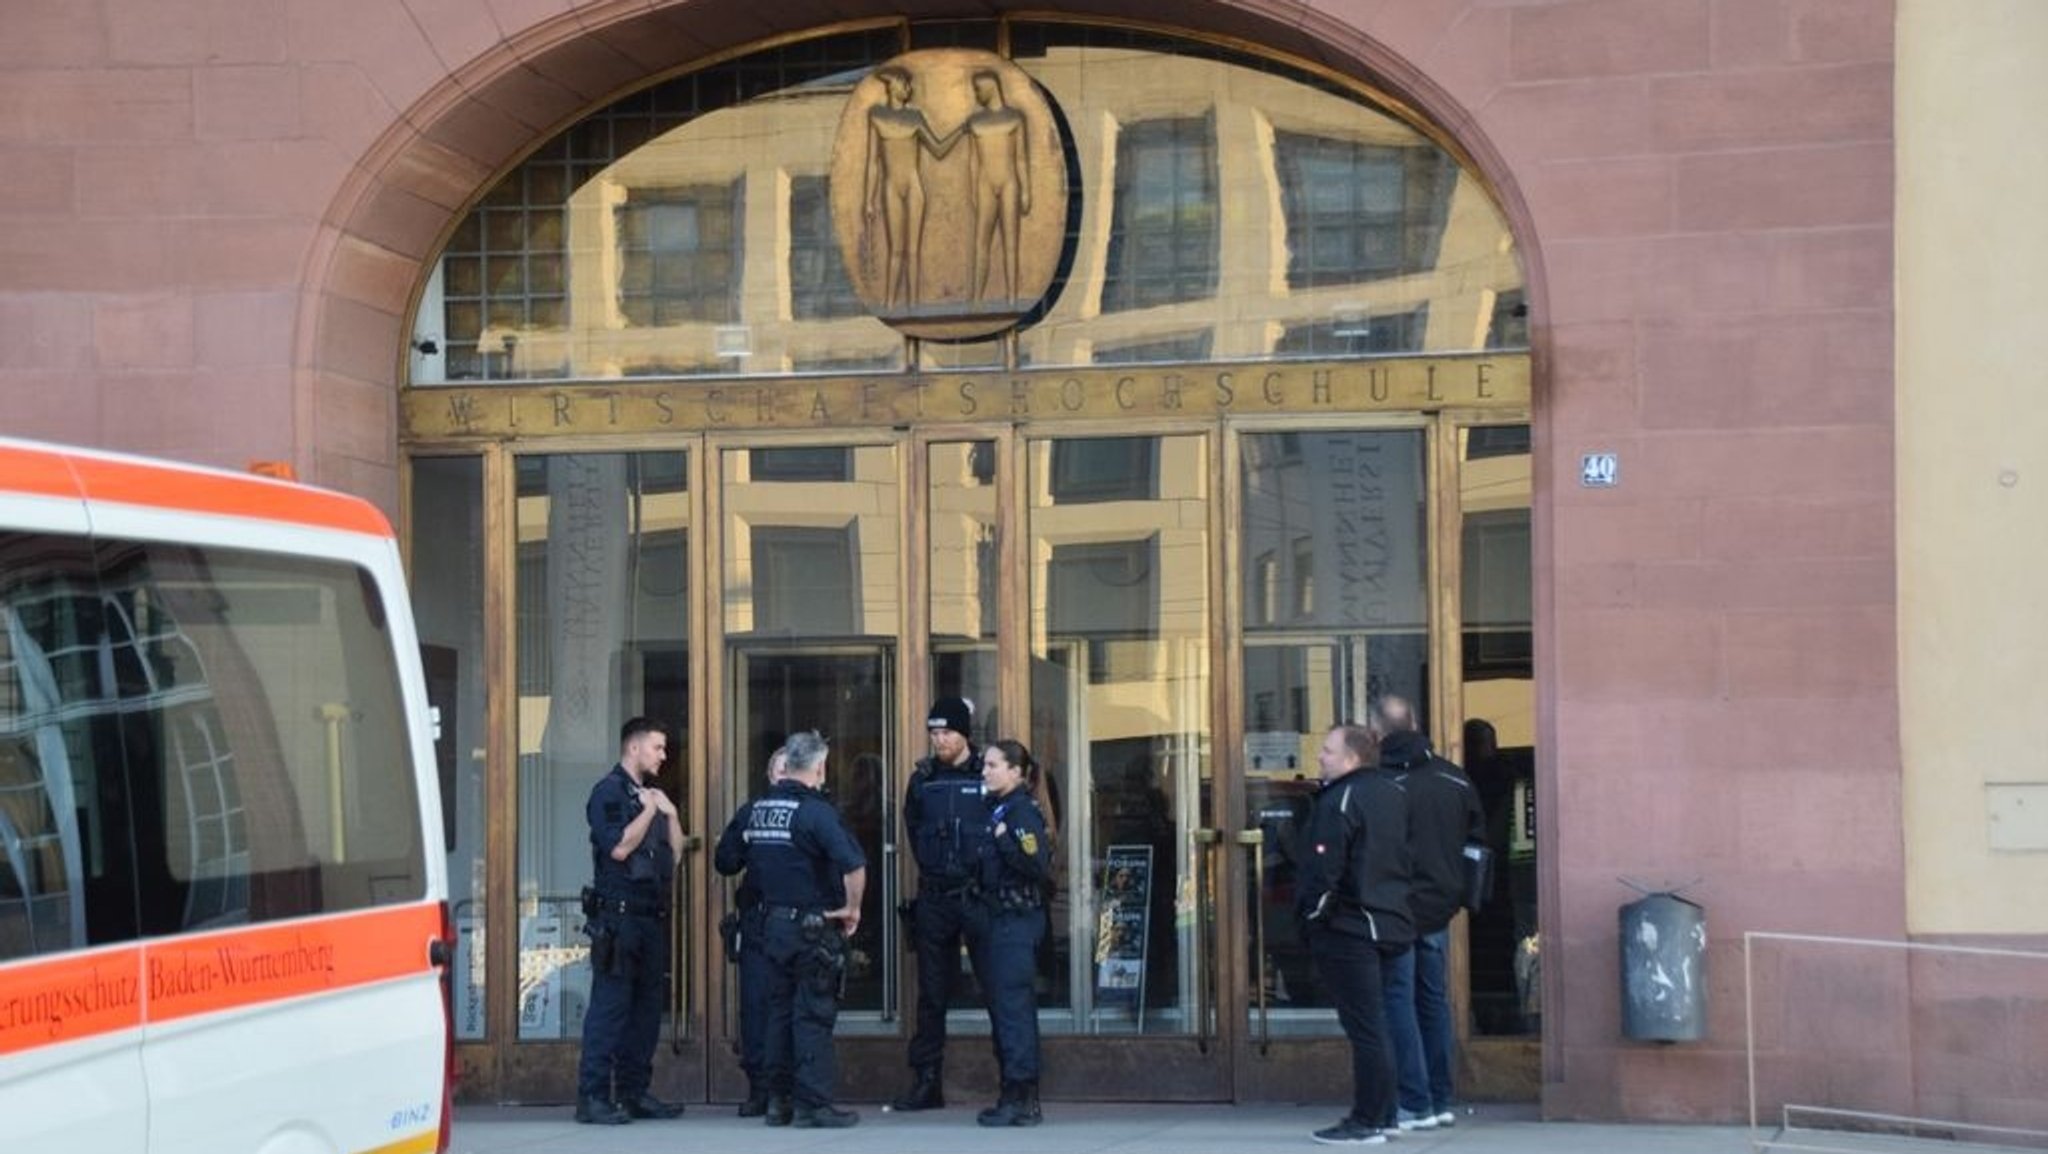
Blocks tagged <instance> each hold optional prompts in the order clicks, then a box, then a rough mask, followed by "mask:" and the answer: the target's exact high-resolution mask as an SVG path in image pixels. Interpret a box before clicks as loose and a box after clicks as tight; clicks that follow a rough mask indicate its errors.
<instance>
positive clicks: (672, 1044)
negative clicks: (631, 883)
mask: <svg viewBox="0 0 2048 1154" xmlns="http://www.w3.org/2000/svg"><path fill="white" fill-rule="evenodd" d="M703 848H704V838H703V837H702V836H701V835H699V834H694V833H686V834H684V835H683V844H682V845H681V846H678V847H677V849H676V872H677V874H678V875H679V876H677V878H676V879H675V886H674V887H673V889H671V890H670V892H669V902H668V916H669V924H670V925H672V926H674V927H675V936H674V947H675V954H674V956H673V957H671V958H670V959H669V964H668V1000H669V1022H668V1049H669V1053H671V1054H676V1055H681V1054H682V1052H683V1023H684V1022H686V1021H688V1020H689V1018H690V960H691V959H690V918H689V917H688V916H687V915H688V910H687V909H686V908H685V907H686V903H687V902H688V901H689V893H690V859H689V857H688V855H689V854H693V853H696V852H697V851H698V850H700V849H703Z"/></svg>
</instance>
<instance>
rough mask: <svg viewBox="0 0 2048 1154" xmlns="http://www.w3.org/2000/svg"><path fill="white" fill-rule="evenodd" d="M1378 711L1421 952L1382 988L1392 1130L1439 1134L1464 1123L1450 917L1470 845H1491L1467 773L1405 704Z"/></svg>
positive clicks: (1396, 700)
mask: <svg viewBox="0 0 2048 1154" xmlns="http://www.w3.org/2000/svg"><path fill="white" fill-rule="evenodd" d="M1378 714H1379V719H1378V720H1379V725H1380V727H1381V737H1380V772H1381V773H1383V774H1386V775H1389V776H1391V777H1392V778H1393V780H1394V782H1395V784H1397V785H1399V786H1400V787H1401V789H1402V791H1403V793H1404V794H1405V796H1406V799H1407V803H1408V855H1409V861H1410V864H1411V866H1412V867H1413V870H1414V875H1413V885H1412V886H1411V888H1410V889H1409V891H1408V908H1409V911H1410V912H1411V913H1412V914H1413V915H1414V917H1415V947H1414V949H1412V950H1410V951H1408V952H1407V953H1405V954H1403V955H1401V956H1399V957H1396V958H1393V959H1390V960H1389V963H1388V966H1387V971H1386V974H1385V977H1386V982H1385V983H1384V985H1383V987H1382V990H1381V993H1382V996H1383V998H1384V999H1385V1002H1386V1008H1387V1029H1388V1031H1389V1033H1390V1034H1391V1036H1392V1039H1393V1043H1394V1062H1395V1067H1396V1069H1397V1071H1398V1084H1399V1088H1400V1092H1399V1110H1398V1112H1397V1113H1396V1115H1395V1117H1396V1119H1397V1122H1396V1125H1398V1126H1399V1128H1400V1129H1402V1130H1433V1129H1435V1128H1436V1127H1438V1126H1451V1125H1455V1124H1456V1123H1457V1120H1458V1115H1457V1113H1456V1111H1455V1110H1454V1109H1453V1103H1452V1097H1453V1092H1454V1087H1453V1085H1452V1081H1451V1071H1452V1061H1453V1056H1454V1047H1455V1046H1456V1045H1457V1042H1456V1035H1455V1033H1454V1032H1453V1030H1452V1026H1451V1006H1450V997H1449V991H1448V990H1447V989H1446V988H1445V981H1446V975H1447V973H1448V971H1449V965H1448V951H1449V949H1450V940H1451V929H1450V927H1451V919H1452V918H1454V917H1456V916H1457V913H1458V909H1459V907H1460V906H1461V905H1462V904H1463V899H1464V894H1465V860H1464V855H1465V847H1466V846H1467V845H1484V844H1486V814H1485V811H1484V810H1483V809H1482V808H1481V807H1480V804H1479V793H1478V791H1477V790H1475V789H1473V788H1472V783H1471V782H1470V781H1468V780H1466V777H1465V773H1464V771H1463V770H1461V769H1459V768H1458V767H1457V766H1456V765H1454V764H1452V763H1451V762H1449V761H1447V760H1445V759H1444V758H1441V757H1438V756H1437V755H1436V754H1435V753H1433V752H1431V751H1430V748H1429V739H1428V738H1427V737H1426V736H1424V735H1423V733H1422V732H1421V730H1420V729H1419V728H1418V727H1417V725H1416V720H1415V710H1414V708H1413V707H1412V706H1410V705H1409V703H1408V702H1407V700H1406V699H1404V698H1400V697H1387V698H1383V699H1382V700H1381V701H1380V704H1379V709H1378Z"/></svg>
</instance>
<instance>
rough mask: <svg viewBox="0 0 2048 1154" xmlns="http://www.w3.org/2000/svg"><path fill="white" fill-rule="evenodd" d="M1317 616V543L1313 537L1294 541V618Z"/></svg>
mask: <svg viewBox="0 0 2048 1154" xmlns="http://www.w3.org/2000/svg"><path fill="white" fill-rule="evenodd" d="M1315 615H1316V542H1315V538H1313V537H1296V538H1295V539H1294V616H1295V617H1296V618H1297V619H1305V618H1309V617H1314V616H1315Z"/></svg>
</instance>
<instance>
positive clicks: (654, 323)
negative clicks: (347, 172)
mask: <svg viewBox="0 0 2048 1154" xmlns="http://www.w3.org/2000/svg"><path fill="white" fill-rule="evenodd" d="M1011 42H1012V46H1013V51H1014V53H1015V59H1016V61H1017V63H1018V64H1019V65H1020V66H1021V67H1023V68H1024V69H1025V70H1026V71H1027V72H1028V73H1029V74H1030V75H1031V76H1032V77H1033V78H1034V79H1035V80H1036V81H1037V82H1038V83H1039V84H1040V85H1042V86H1043V88H1044V90H1045V91H1046V92H1047V94H1048V95H1049V96H1050V97H1051V98H1052V99H1053V100H1054V101H1055V102H1056V103H1057V105H1058V107H1059V108H1060V109H1061V111H1062V113H1063V123H1064V125H1065V127H1066V129H1067V131H1068V132H1069V134H1070V137H1071V139H1070V152H1069V156H1068V158H1067V159H1068V166H1069V171H1070V179H1071V180H1073V181H1074V182H1076V184H1077V185H1078V187H1080V188H1082V189H1087V190H1098V191H1097V194H1096V195H1085V196H1081V197H1078V198H1076V200H1077V204H1076V205H1075V206H1074V207H1073V208H1072V209H1071V210H1070V221H1069V226H1070V227H1069V230H1068V231H1069V253H1068V256H1067V271H1066V274H1065V276H1064V277H1063V278H1062V280H1061V283H1060V284H1058V285H1057V286H1056V287H1055V290H1054V292H1053V293H1052V294H1051V296H1050V299H1049V300H1048V301H1047V302H1046V303H1045V306H1044V311H1043V314H1042V315H1039V316H1036V317H1035V318H1034V319H1033V320H1032V322H1031V323H1029V324H1028V325H1027V326H1026V327H1025V328H1024V329H1023V330H1022V332H1021V333H1020V334H1019V338H1018V349H1017V362H1018V363H1019V364H1020V365H1028V366H1037V367H1063V366H1076V365H1087V364H1094V363H1103V364H1109V363H1134V362H1147V361H1151V362H1159V361H1199V360H1218V361H1245V360H1264V359H1270V358H1274V357H1308V358H1341V357H1352V356H1368V355H1375V354H1390V353H1415V352H1462V351H1469V350H1474V349H1483V348H1489V347H1502V346H1511V345H1512V344H1513V343H1514V342H1515V341H1516V340H1517V338H1518V337H1519V336H1520V334H1519V333H1518V332H1516V331H1514V330H1515V325H1514V321H1515V320H1516V316H1515V314H1516V313H1517V312H1518V311H1519V307H1520V286H1521V271H1520V267H1519V264H1518V262H1517V259H1516V256H1515V253H1514V251H1513V244H1512V240H1511V237H1510V235H1509V232H1508V229H1507V226H1506V224H1505V222H1504V221H1503V219H1502V217H1501V216H1500V213H1499V211H1498V210H1497V209H1496V208H1495V206H1494V205H1493V202H1492V200H1491V198H1490V196H1489V194H1488V192H1487V191H1486V189H1485V187H1484V185H1483V184H1482V183H1481V182H1480V181H1479V180H1478V179H1477V177H1476V176H1475V175H1473V174H1472V173H1471V172H1470V171H1469V170H1468V169H1465V168H1463V167H1461V166H1460V164H1459V163H1458V161H1457V159H1456V158H1455V157H1454V156H1453V155H1452V154H1450V153H1449V152H1447V151H1445V150H1444V149H1443V148H1442V147H1441V146H1440V145H1439V144H1438V143H1437V142H1435V141H1434V140H1432V139H1431V138H1430V137H1428V136H1426V135H1424V134H1423V133H1422V132H1421V131H1419V130H1418V129H1417V128H1415V127H1413V126H1411V125H1409V124H1408V123H1406V122H1404V121H1402V120H1400V119H1398V118H1396V117H1394V116H1393V115H1391V114H1389V113H1387V112H1385V111H1382V110H1380V109H1379V108H1376V107H1374V106H1373V105H1371V104H1370V103H1368V102H1366V101H1365V100H1364V99H1362V98H1361V97H1360V96H1359V95H1358V94H1356V93H1354V92H1351V91H1348V90H1345V89H1341V88H1338V87H1335V86H1333V85H1331V84H1329V83H1326V82H1322V81H1320V80H1317V79H1315V78H1313V77H1310V76H1307V75H1305V74H1302V73H1299V72H1295V71H1292V70H1289V69H1287V68H1284V67H1282V66H1279V65H1276V64H1273V63H1271V62H1268V61H1263V60H1259V59H1257V58H1253V57H1249V56H1239V55H1235V54H1232V53H1227V52H1222V51H1219V50H1215V49H1208V48H1202V47H1200V46H1196V45H1191V44H1187V43H1184V42H1178V41H1174V40H1171V39H1170V38H1166V37H1160V36H1149V35H1140V34H1135V33H1112V32H1105V31H1101V30H1091V29H1087V28H1082V27H1069V26H1060V25H1030V24H1021V23H1020V24H1017V25H1014V26H1013V29H1012V33H1011ZM899 48H900V41H899V39H898V37H897V35H896V33H895V32H894V31H893V30H888V31H873V32H864V33H856V34H849V35H838V36H828V37H824V38H821V39H819V40H815V41H805V42H802V43H800V44H796V45H791V46H788V47H785V48H782V49H775V50H770V51H767V52H763V53H759V54H756V55H753V56H748V57H744V58H742V59H741V60H739V61H735V62H733V63H731V64H728V65H724V66H720V67H715V68H712V69H708V70H705V71H703V72H697V73H689V74H685V75H683V76H680V77H678V78H676V79H673V80H670V81H668V82H666V83H663V84H659V85H657V86H655V87H652V88H648V89H645V90H643V91H641V92H638V93H635V94H633V95H631V96H628V97H626V98H624V99H622V100H620V101H618V102H617V103H615V104H613V105H611V106H610V107H608V108H606V109H604V110H602V111H600V112H598V113H596V114H594V115H592V116H590V117H588V118H587V119H585V120H584V121H582V122H581V123H579V124H577V125H576V126H575V127H574V128H572V129H571V130H569V131H568V132H565V133H563V134H561V135H560V136H558V137H556V138H555V139H553V140H551V141H549V142H548V143H547V144H545V145H544V146H542V148H541V149H540V150H539V151H537V152H536V153H534V154H533V155H532V156H531V157H529V158H528V159H527V160H526V161H525V162H524V163H523V164H521V165H520V166H519V167H518V168H516V169H514V170H513V171H512V172H511V173H509V174H508V175H507V176H506V177H505V178H504V179H502V180H501V181H500V182H499V183H498V184H497V185H496V186H495V187H494V188H493V189H492V190H491V191H490V192H489V193H488V194H487V195H486V196H485V197H484V199H483V201H482V202H481V203H480V204H479V205H478V206H477V208H476V209H475V210H474V211H473V212H471V213H470V215H469V216H467V217H466V218H465V219H464V220H463V221H462V223H461V224H460V226H458V228H457V229H456V231H455V233H454V235H453V236H452V237H451V238H450V240H449V243H448V245H447V247H446V249H445V250H444V252H443V255H442V258H441V261H440V264H439V271H438V276H437V277H436V278H435V283H434V284H433V285H431V286H430V287H429V290H428V294H427V299H426V300H425V301H424V302H423V305H422V308H421V311H420V319H419V327H420V328H421V330H422V333H423V334H438V336H439V337H440V338H441V340H440V341H439V342H438V344H439V346H440V348H442V349H443V350H444V351H443V352H441V353H440V354H438V355H437V356H435V357H432V358H423V360H422V363H421V366H420V369H419V371H418V373H417V374H416V376H415V380H414V383H415V384H430V383H437V382H465V381H515V380H537V379H568V380H591V379H616V378H647V377H676V376H707V375H731V374H738V375H784V374H790V373H811V372H831V373H850V372H886V371H890V370H893V369H900V368H902V367H904V364H905V359H906V356H907V354H906V351H905V344H904V341H903V340H902V338H900V337H898V336H897V335H896V334H894V333H893V332H891V331H890V330H889V329H888V328H886V327H885V326H883V325H882V324H880V323H879V322H878V321H876V320H874V319H873V318H872V317H870V316H868V315H867V313H866V311H865V310H864V309H863V308H862V307H861V305H860V303H859V302H858V301H857V300H856V299H855V297H854V295H853V293H852V291H851V287H850V284H849V282H848V278H847V275H846V269H845V264H844V259H843V257H842V255H841V251H840V246H839V243H838V240H837V238H836V237H835V236H834V235H833V232H832V217H831V211H830V208H829V204H828V200H829V190H828V188H827V182H826V172H827V169H828V168H829V165H830V160H831V156H832V151H833V145H834V137H835V134H836V133H837V131H838V122H839V113H840V109H841V107H842V105H843V104H844V102H845V101H846V99H847V96H848V95H849V93H850V92H851V91H852V87H853V85H854V83H855V82H856V81H858V80H859V79H860V78H861V77H862V76H865V75H866V74H867V72H868V71H869V70H871V69H872V68H873V67H874V66H876V65H877V64H879V63H880V62H881V61H882V60H884V59H886V58H887V57H889V56H890V55H892V54H894V53H895V52H896V51H897V50H898V49H899ZM1101 193H1107V194H1108V195H1102V194H1101ZM989 344H990V342H980V343H979V344H974V343H970V344H967V345H943V344H939V345H934V346H931V347H930V348H928V349H927V355H928V357H929V358H930V359H929V362H928V367H943V366H949V365H972V364H977V363H983V364H986V363H1001V359H1000V357H999V356H997V355H996V354H995V353H994V352H993V351H991V350H990V349H989V348H988V347H987V346H988V345H989ZM991 358H992V359H991Z"/></svg>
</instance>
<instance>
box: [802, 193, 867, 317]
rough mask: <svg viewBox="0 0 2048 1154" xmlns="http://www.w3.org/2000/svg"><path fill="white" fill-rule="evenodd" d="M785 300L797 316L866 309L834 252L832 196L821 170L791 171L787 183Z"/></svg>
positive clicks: (842, 261) (843, 314) (842, 314)
mask: <svg viewBox="0 0 2048 1154" xmlns="http://www.w3.org/2000/svg"><path fill="white" fill-rule="evenodd" d="M789 304H790V315H792V316H794V317H795V318H796V319H797V320H812V319H816V318H823V317H852V316H859V315H861V314H862V313H863V312H865V311H866V310H865V309H864V308H862V306H861V303H860V297H859V296H858V295H857V294H855V292H854V291H853V278H852V277H850V276H848V275H847V272H846V258H845V257H843V256H842V255H840V252H839V239H838V235H837V234H836V233H835V232H834V231H833V229H832V200H831V196H830V195H829V193H828V190H827V187H826V180H825V178H824V177H822V176H798V177H792V178H791V180H790V183H789Z"/></svg>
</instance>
